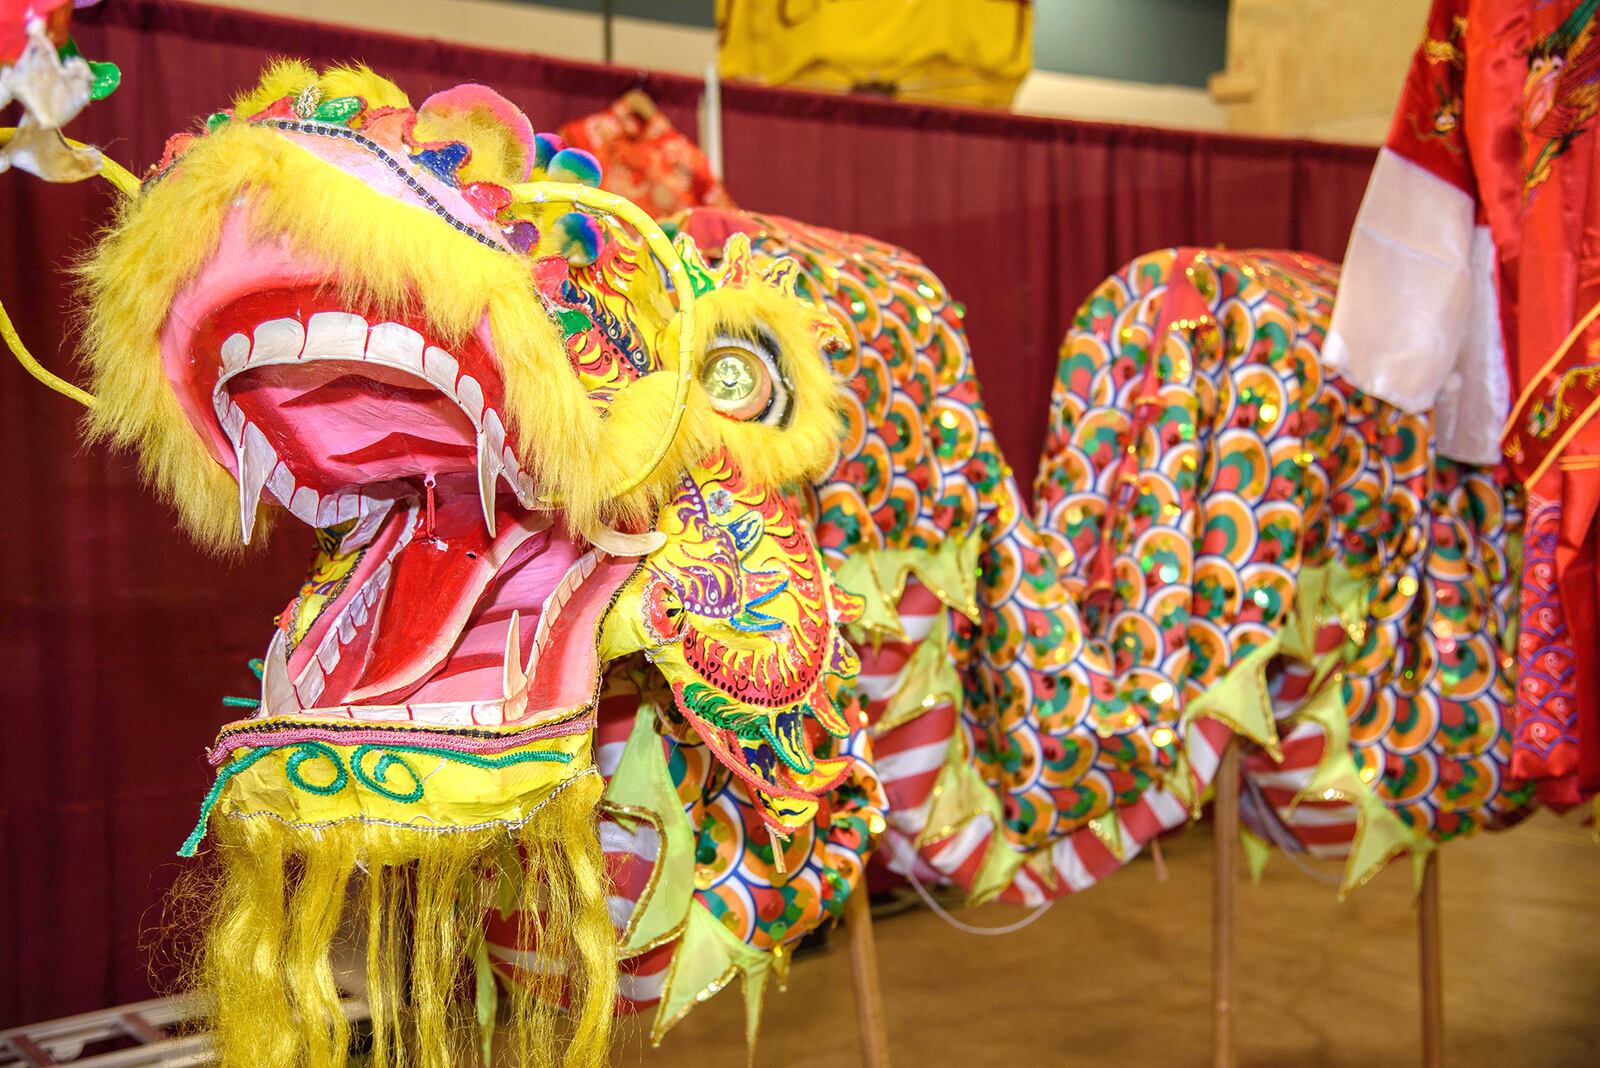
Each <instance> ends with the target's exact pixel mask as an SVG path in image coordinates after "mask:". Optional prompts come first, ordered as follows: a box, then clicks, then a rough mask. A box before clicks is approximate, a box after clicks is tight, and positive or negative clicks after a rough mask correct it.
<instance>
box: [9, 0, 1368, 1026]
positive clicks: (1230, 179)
mask: <svg viewBox="0 0 1600 1068" xmlns="http://www.w3.org/2000/svg"><path fill="white" fill-rule="evenodd" d="M76 35H77V37H78V39H79V41H80V43H81V45H82V48H83V51H84V53H85V54H87V55H89V56H92V57H95V58H103V59H110V60H114V61H115V62H117V63H118V64H120V65H121V67H122V70H123V74H124V79H123V85H122V88H121V89H120V90H119V91H118V92H117V93H116V94H115V95H114V96H112V97H111V98H110V99H109V100H106V101H103V102H101V103H98V104H95V105H93V106H92V107H91V108H90V109H89V112H88V113H87V114H86V115H85V116H84V117H83V118H81V119H80V120H79V121H78V122H77V123H76V124H75V125H74V127H73V129H72V132H73V134H74V135H75V136H76V137H78V138H79V139H80V140H84V141H88V142H91V143H95V144H98V145H102V146H104V147H105V148H106V149H107V151H108V152H109V153H110V155H112V156H113V157H115V158H116V159H118V160H119V161H121V162H122V163H124V164H125V165H128V166H130V167H133V168H136V169H142V168H144V167H145V166H148V165H149V164H150V163H151V162H153V161H154V160H155V159H156V158H158V156H159V154H160V150H161V146H162V143H163V141H164V139H165V138H166V136H167V135H168V134H170V133H172V132H174V131H177V130H181V129H185V128H189V127H191V126H192V125H193V124H194V122H195V121H196V119H197V118H198V117H202V116H204V115H206V114H208V113H210V112H212V111H214V110H216V109H218V108H220V107H223V106H225V105H226V104H227V103H228V101H229V99H230V98H231V96H232V95H233V94H234V93H235V92H237V91H238V90H240V89H242V88H245V87H247V86H248V85H249V84H251V83H252V82H253V81H254V78H255V76H256V74H257V73H258V71H259V69H260V68H261V66H262V65H263V63H264V61H265V60H266V59H267V58H269V57H271V56H276V55H295V56H304V57H307V58H308V59H310V60H312V61H313V62H317V63H326V62H332V61H337V60H352V59H354V60H361V61H365V62H367V63H369V64H371V65H372V66H374V67H375V68H377V69H378V70H379V71H381V72H383V73H385V74H387V75H389V76H390V77H392V78H394V79H395V80H396V81H397V82H399V83H400V85H401V86H403V87H404V88H405V89H406V90H407V91H408V92H410V93H411V94H412V96H413V99H421V97H422V96H424V95H426V94H427V93H430V92H433V91H434V90H437V89H440V88H444V87H447V86H450V85H454V84H457V83H460V82H464V81H480V82H483V83H485V84H488V85H492V86H495V87H496V88H498V89H500V90H501V91H502V92H504V93H505V94H506V95H507V96H509V97H510V98H511V99H512V100H514V101H516V102H517V103H518V104H520V105H521V106H522V107H523V108H525V109H526V110H527V112H528V114H529V115H530V117H532V118H533V120H534V123H535V125H536V126H538V127H540V128H542V129H554V128H555V127H556V126H558V125H559V124H560V123H561V122H563V121H564V120H566V119H568V118H571V117H574V116H577V115H580V114H583V113H586V112H588V111H592V110H595V109H596V108H599V107H601V106H603V105H605V104H606V103H608V102H609V101H610V100H612V99H613V98H614V97H616V96H617V95H619V94H620V93H622V92H623V91H625V90H627V89H628V88H630V87H633V86H635V85H642V87H643V88H645V89H646V90H647V91H648V92H649V93H650V94H651V95H652V96H653V97H654V98H655V99H656V100H657V101H658V102H659V103H660V104H661V106H662V107H663V109H664V110H665V111H666V112H667V114H668V116H669V117H670V118H671V119H672V121H673V122H674V123H675V124H677V125H678V127H679V128H680V129H682V130H684V131H685V132H688V133H690V134H691V135H692V134H693V133H694V131H695V130H696V128H697V127H696V123H695V109H696V106H697V103H698V100H699V95H700V86H699V84H698V83H696V82H694V81H692V80H688V79H682V78H670V77H662V76H656V75H651V76H649V77H648V78H647V79H644V80H643V81H642V82H641V75H639V74H638V73H637V72H634V71H629V70H608V69H604V68H599V67H595V66H590V65H583V64H575V63H566V62H557V61H553V60H547V59H541V58H537V57H535V56H532V55H528V54H520V53H513V52H493V51H485V50H480V49H472V48H463V47H456V46H452V45H444V44H439V43H436V42H430V41H423V40H414V39H406V38H399V37H394V36H386V35H383V34H376V33H368V32H364V31H359V30H352V29H340V28H334V27H329V26H323V25H315V24H311V23H305V22H296V21H290V20H285V19H275V18H268V17H264V16H257V15H250V14H244V13H239V12H235V11H224V10H218V9H211V8H205V7H200V6H194V5H189V4H179V3H164V2H150V0H107V2H106V3H105V4H104V5H102V6H101V7H98V8H91V9H88V10H86V11H84V12H82V13H81V14H80V17H79V25H78V26H77V34H76ZM517 43H518V44H525V45H527V46H528V47H530V48H537V46H538V42H536V41H529V42H517ZM723 106H724V120H725V123H724V129H725V133H724V143H725V145H726V155H727V159H726V170H727V183H728V187H729V189H730V190H731V192H732V193H733V195H734V196H735V197H736V198H737V199H738V200H739V201H740V202H741V203H742V204H744V205H745V206H747V207H750V208H755V209H760V210H763V211H771V212H778V213H782V214H786V215H792V216H794V217H796V218H800V219H804V220H806V221H808V222H813V223H821V224H825V225H829V226H835V227H841V228H846V229H853V230H859V231H863V232H866V233H871V234H873V235H875V236H877V237H880V238H885V239H887V240H890V241H894V242H897V243H900V244H903V245H905V246H907V247H909V248H911V249H914V250H915V251H917V252H918V253H919V254H920V255H922V256H923V257H924V258H925V259H926V260H927V261H928V262H929V263H930V264H931V265H932V266H933V267H934V268H935V269H936V270H937V271H938V272H939V273H940V274H941V275H942V276H943V277H944V279H945V281H946V282H947V283H949V285H950V288H951V290H952V291H953V292H954V293H955V294H956V295H957V297H958V298H959V299H961V300H963V301H965V302H966V304H967V308H968V318H967V322H968V325H969V327H970V330H971V336H972V342H973V349H974V352H975V354H976V359H977V366H978V372H979V377H980V379H981V380H982V383H983V387H984V390H985V393H986V396H987V399H988V404H989V410H990V412H991V414H992V415H993V417H994V420H995V423H996V427H997V430H998V433H999V437H1000V442H1001V445H1002V446H1003V448H1004V450H1005V454H1006V456H1007V458H1008V459H1009V460H1010V461H1011V463H1012V464H1013V465H1014V466H1015V468H1016V471H1017V474H1018V476H1019V478H1021V479H1022V480H1023V481H1024V484H1026V483H1027V482H1028V481H1029V480H1031V478H1032V474H1033V470H1034V466H1035V461H1036V458H1037V455H1038V453H1039V449H1040V445H1041V443H1042V441H1043V437H1044V424H1043V421H1044V417H1045V410H1046V402H1047V398H1048V393H1049V383H1050V378H1051V375H1052V373H1053V370H1054V366H1055V356H1056V348H1057V345H1058V343H1059V341H1060V338H1061V337H1062V335H1063V333H1064V332H1065V329H1066V327H1067V324H1068V321H1069V319H1070V317H1071V315H1072V313H1073V311H1074V309H1075V308H1076V306H1077V304H1078V303H1079V301H1080V300H1082V298H1083V297H1084V296H1085V295H1086V294H1087V293H1088V292H1089V290H1090V289H1091V288H1092V287H1093V286H1094V285H1095V284H1096V283H1097V282H1098V281H1099V280H1100V279H1102V278H1103V277H1104V276H1105V275H1106V274H1108V273H1109V272H1110V271H1111V270H1113V269H1114V268H1115V267H1117V266H1118V265H1119V264H1121V263H1123V262H1124V261H1126V260H1128V259H1129V258H1131V257H1133V256H1134V255H1137V254H1138V253H1141V252H1144V251H1147V250H1149V249H1151V248H1155V247H1159V246H1162V245H1169V244H1179V243H1184V244H1189V243H1196V244H1215V243H1222V244H1227V245H1230V246H1234V247H1240V246H1248V245H1270V246H1280V247H1293V248H1300V249H1305V250H1309V251H1312V252H1318V253H1321V254H1323V255H1327V256H1334V257H1337V256H1339V255H1340V254H1341V253H1342V251H1343V247H1344V241H1345V235H1346V233H1347V232H1348V230H1349V227H1350V223H1351V221H1352V220H1353V218H1354V216H1355V210H1356V207H1357V205H1358V203H1359V201H1360V197H1361V193H1362V190H1363V188H1364V185H1365V181H1366V176H1367V172H1368V169H1369V168H1370V166H1371V163H1372V158H1373V153H1372V152H1371V151H1369V150H1367V149H1357V148H1350V147H1343V146H1333V145H1319V144H1309V143H1298V142H1281V141H1273V142H1268V141H1260V140H1251V139H1245V138H1238V137H1224V136H1210V135H1198V134H1185V133H1167V132H1158V131H1154V130H1143V129H1131V128H1123V127H1112V126H1099V125H1089V124H1083V123H1070V122H1057V121H1048V120H1040V119H1025V118H1015V117H1010V116H1004V115H993V114H987V113H978V112H972V111H963V110H954V109H943V108H933V107H923V106H912V105H905V104H897V103H893V102H886V101H875V100H858V99H845V98H838V97H832V96H819V95H812V94H805V93H794V92H781V91H774V90H766V89H759V88H754V87H745V86H739V85H730V86H727V87H726V88H725V89H724V95H723ZM110 206H111V198H110V195H109V192H108V187H106V186H104V185H103V184H101V183H94V184H88V183H85V184H84V185H82V186H70V187H67V186H48V185H45V184H44V183H42V182H39V181H37V180H36V179H34V178H32V177H30V176H28V175H24V174H19V173H16V172H12V173H7V174H5V175H0V299H4V301H5V304H6V307H7V308H9V309H11V312H12V315H13V317H14V318H15V320H16V321H17V323H18V325H19V327H20V329H21V331H22V333H23V336H24V337H25V338H26V339H27V340H28V341H29V342H30V344H31V345H32V347H33V348H34V350H35V352H36V353H37V354H38V355H40V356H41V358H42V359H43V360H44V361H45V362H46V363H47V364H49V365H51V366H54V367H56V368H58V369H62V370H63V371H64V372H65V373H67V374H69V375H70V374H73V373H74V372H73V370H72V368H73V358H74V347H73V343H72V341H71V333H72V331H71V323H70V314H69V309H70V307H71V304H72V291H71V287H70V285H69V279H68V276H67V271H68V268H69V267H70V265H71V263H72V262H73V259H74V257H75V256H78V255H81V254H82V253H83V251H84V250H85V249H86V248H87V247H88V245H89V243H90V241H91V238H92V235H93V233H94V231H95V229H96V228H97V227H98V226H100V225H103V224H104V223H105V222H106V221H107V220H108V218H109V211H110ZM78 414H79V410H78V409H77V407H76V406H75V405H74V404H73V403H72V402H70V401H68V400H66V399H64V398H61V397H59V396H57V395H55V394H53V393H50V392H47V391H46V390H44V389H43V388H41V387H39V386H38V385H36V384H35V383H34V382H33V381H32V380H31V379H29V378H27V377H26V376H25V375H24V374H23V372H22V371H21V370H20V369H19V368H18V367H17V366H16V365H15V364H14V363H12V362H11V361H10V360H9V359H5V360H3V366H0V465H3V467H0V471H3V474H0V479H3V482H0V485H3V488H4V495H3V497H0V501H3V505H0V507H3V509H4V512H3V516H4V518H3V520H0V598H3V604H4V618H3V624H0V639H3V640H0V1027H3V1026H10V1025H12V1024H16V1023H20V1022H25V1021H29V1020H37V1019H43V1018H48V1017H53V1016H58V1015H62V1014H66V1013H72V1012H81V1011H85V1010H88V1009H92V1008H95V1007H97V1006H104V1005H111V1004H115V1003H119V1002H124V1001H128V1000H132V999H136V998H141V997H146V996H149V989H150V979H149V972H148V971H147V964H146V960H147V953H146V951H145V949H144V948H143V944H144V943H146V942H148V941H149V940H150V939H151V938H153V937H155V935H154V931H155V929H156V928H157V927H158V925H159V922H160V919H161V912H160V908H159V903H160V900H161V898H162V895H163V893H164V892H165V890H166V888H167V887H168V886H169V885H170V883H171V881H172V879H173V878H174V876H175V875H176V874H177V872H178V871H179V870H180V867H179V862H178V861H177V860H176V858H175V857H174V851H175V850H176V848H177V846H178V844H179V843H180V842H181V841H182V840H183V838H184V835H185V834H186V833H187V832H188V830H189V828H190V826H192V823H193V820H194V817H195V814H196V811H197V806H198V803H199V800H200V798H201V796H202V794H203V793H204V791H205V789H206V786H207V784H208V776H207V774H206V768H205V764H204V760H203V752H204V748H205V746H206V745H207V744H208V743H209V742H210V740H211V738H212V735H213V732H214V730H215V728H216V726H217V724H218V723H220V722H221V721H223V720H224V719H225V718H226V716H225V713H224V710H223V708H222V707H221V705H220V698H221V697H222V695H224V694H249V693H251V692H252V691H253V690H254V689H255V685H256V684H255V682H254V679H253V677H252V676H251V675H250V674H249V672H248V670H247V669H246V661H247V660H248V659H249V658H250V657H252V656H255V655H258V654H259V653H260V652H261V650H262V648H263V647H264V645H265V640H266V636H267V632H268V628H269V627H270V621H271V619H272V616H273V615H274V614H275V612H276V611H278V610H279V609H281V608H282V606H283V605H284V604H285V603H286V602H287V600H288V598H289V596H290V594H291V593H292V592H293V591H294V588H295V587H296V585H297V583H298V580H299V577H300V574H301V568H302V565H303V564H304V563H305V561H306V559H307V557H308V552H309V549H308V544H309V543H308V539H307V538H306V537H305V535H304V532H303V531H300V530H296V529H293V528H291V527H290V526H289V525H287V524H285V525H284V528H283V529H282V530H281V531H280V532H279V534H278V536H277V537H276V538H275V539H274V542H273V544H272V545H271V546H270V547H269V548H268V549H267V550H266V551H265V552H255V553H252V554H250V555H247V556H241V557H239V558H238V559H236V560H233V561H217V560H212V559H208V558H205V557H202V556H201V555H200V554H199V553H197V552H196V551H195V550H194V549H193V548H192V546H190V545H189V544H187V543H186V542H185V541H184V540H183V539H182V538H181V536H179V535H178V534H177V533H176V532H175V531H174V529H173V522H172V517H171V513H170V512H169V511H168V510H167V509H166V508H165V507H164V506H162V505H161V504H159V503H158V502H156V501H154V500H152V499H151V498H150V497H149V496H147V494H146V493H145V491H144V490H143V489H142V488H141V486H140V484H139V481H138V478H137V472H136V470H135V467H134V464H133V463H132V461H131V460H130V459H129V458H128V457H126V456H120V455H112V454H108V453H107V452H105V451H104V450H102V449H98V448H96V449H89V448H86V447H85V446H83V445H82V444H80V442H79V440H78V437H77V428H76V420H77V417H78Z"/></svg>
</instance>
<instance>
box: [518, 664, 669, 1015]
mask: <svg viewBox="0 0 1600 1068" xmlns="http://www.w3.org/2000/svg"><path fill="white" fill-rule="evenodd" d="M638 707H639V699H638V698H637V697H635V696H631V695H630V696H627V697H608V698H605V699H603V700H601V702H600V716H599V725H598V726H597V727H596V729H595V765H596V767H598V768H599V770H600V774H601V775H602V776H603V777H604V778H605V779H606V781H607V782H610V781H611V776H612V774H613V773H615V772H616V770H617V765H618V763H619V762H620V761H621V760H622V751H623V749H624V748H626V746H627V744H628V735H629V734H630V733H631V732H632V730H633V721H634V714H635V713H636V712H637V710H638ZM600 848H601V851H602V852H603V854H604V856H605V866H606V877H607V879H608V880H609V883H610V892H609V894H608V895H607V899H606V905H607V908H608V909H609V911H610V913H611V923H612V925H613V926H614V927H616V929H617V932H618V934H619V935H620V934H621V932H622V931H623V930H624V929H625V928H626V927H627V924H628V919H629V917H631V916H632V915H633V910H634V909H635V908H636V907H637V906H638V904H639V900H640V898H642V897H643V896H644V893H645V890H646V889H647V888H648V887H649V885H650V876H651V873H652V872H653V871H654V869H655V865H656V860H657V857H658V856H659V855H660V851H661V839H660V835H658V834H657V832H656V830H655V828H653V827H651V826H649V825H648V824H642V825H641V826H640V827H639V828H638V829H637V830H629V829H628V828H626V827H624V826H623V825H622V824H620V823H618V822H616V821H615V820H613V819H612V818H610V817H609V816H607V815H606V814H605V812H604V811H602V812H601V816H600ZM530 927H531V925H529V924H528V923H527V922H526V920H525V919H524V917H523V916H522V915H521V914H520V913H512V914H510V915H509V916H504V917H502V916H491V918H490V921H489V925H488V932H487V940H488V948H489V959H490V962H491V963H492V964H493V966H494V969H495V971H496V972H497V973H498V974H499V975H500V977H501V978H502V979H505V980H507V981H509V982H513V983H516V982H520V981H521V973H523V972H526V971H529V970H540V969H542V968H544V967H547V966H549V964H550V962H548V961H546V960H544V959H542V958H541V957H540V956H539V954H538V953H537V951H535V950H533V949H532V948H529V947H531V946H532V945H533V938H532V930H531V929H530ZM673 948H674V944H673V943H667V944H666V945H661V946H657V947H655V948H654V949H651V950H647V951H646V952H644V953H641V954H639V955H638V956H635V957H630V958H628V959H627V960H623V961H620V962H619V963H618V972H619V974H618V976H617V1011H618V1012H619V1013H634V1012H642V1011H644V1010H646V1009H650V1008H653V1007H654V1005H655V1003H656V1002H658V1001H659V1000H661V991H662V988H663V987H664V986H665V985H666V981H667V970H668V967H669V966H670V965H671V963H672V951H673ZM556 966H558V967H559V964H557V965H556Z"/></svg>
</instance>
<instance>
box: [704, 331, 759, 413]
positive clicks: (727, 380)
mask: <svg viewBox="0 0 1600 1068" xmlns="http://www.w3.org/2000/svg"><path fill="white" fill-rule="evenodd" d="M700 384H701V385H702V386H704V387H705V391H706V395H707V396H709V397H710V398H711V405H712V407H714V408H716V409H717V411H719V412H721V413H722V414H723V415H726V416H728V417H730V418H733V419H760V418H761V417H762V416H764V415H766V413H767V411H768V410H769V409H770V408H771V406H772V373H771V372H770V371H769V370H768V369H767V365H766V364H765V363H764V362H763V361H762V360H761V358H760V357H759V356H757V355H756V354H755V353H753V352H750V351H748V350H746V349H741V348H732V347H727V348H720V349H716V350H714V351H713V352H711V353H710V354H709V355H708V356H707V357H706V362H705V366H704V368H702V370H701V371H700Z"/></svg>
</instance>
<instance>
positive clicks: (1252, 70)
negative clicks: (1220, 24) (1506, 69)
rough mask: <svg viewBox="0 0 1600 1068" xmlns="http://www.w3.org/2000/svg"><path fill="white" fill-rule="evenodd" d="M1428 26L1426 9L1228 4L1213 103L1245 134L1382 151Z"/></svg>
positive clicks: (1312, 0) (1309, 0)
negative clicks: (1224, 60)
mask: <svg viewBox="0 0 1600 1068" xmlns="http://www.w3.org/2000/svg"><path fill="white" fill-rule="evenodd" d="M1427 16H1428V0H1233V3H1232V6H1231V8H1230V10H1229V12H1228V69H1227V70H1226V71H1223V72H1220V73H1219V74H1218V75H1217V76H1216V77H1214V78H1213V79H1212V81H1211V92H1212V96H1213V98H1214V99H1215V100H1216V101H1217V103H1218V104H1220V105H1221V106H1222V107H1223V108H1224V110H1225V111H1226V113H1227V121H1228V126H1229V128H1231V129H1234V130H1238V131H1240V132H1243V133H1260V134H1278V135H1282V136H1292V137H1316V138H1323V139H1327V140H1334V141H1359V142H1367V143H1373V144H1375V143H1378V142H1381V141H1382V140H1383V138H1384V135H1385V134H1386V133H1387V132H1388V129H1389V116H1390V115H1391V114H1392V113H1393V111H1394V106H1395V101H1396V100H1397V99H1398V97H1399V95H1400V85H1401V83H1402V82H1403V81H1404V80H1405V73H1406V68H1407V66H1408V65H1409V64H1410V62H1411V54H1412V52H1413V51H1414V50H1415V49H1416V47H1417V44H1418V42H1420V41H1421V39H1422V30H1423V26H1424V25H1425V23H1426V22H1427Z"/></svg>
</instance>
